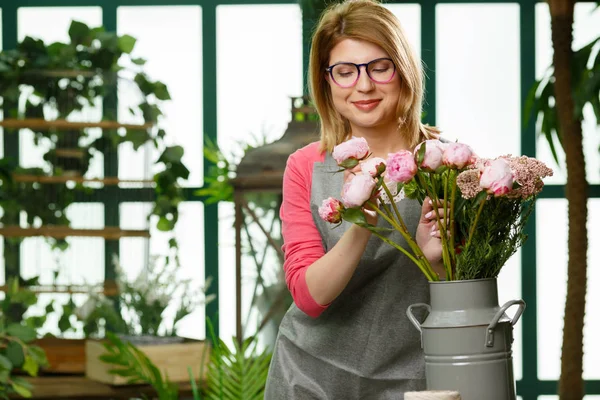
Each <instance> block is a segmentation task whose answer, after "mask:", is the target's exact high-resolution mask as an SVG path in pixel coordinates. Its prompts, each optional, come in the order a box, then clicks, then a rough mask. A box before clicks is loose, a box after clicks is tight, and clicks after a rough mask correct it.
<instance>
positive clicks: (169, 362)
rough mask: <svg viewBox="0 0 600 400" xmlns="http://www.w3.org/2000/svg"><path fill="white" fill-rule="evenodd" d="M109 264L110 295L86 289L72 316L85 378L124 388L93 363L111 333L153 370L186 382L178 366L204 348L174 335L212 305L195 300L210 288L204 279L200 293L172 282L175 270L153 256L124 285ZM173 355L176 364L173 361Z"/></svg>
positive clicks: (118, 271) (181, 282)
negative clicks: (77, 324) (80, 338)
mask: <svg viewBox="0 0 600 400" xmlns="http://www.w3.org/2000/svg"><path fill="white" fill-rule="evenodd" d="M113 262H114V264H115V272H116V286H117V294H116V296H114V297H112V298H109V297H107V296H105V295H103V294H102V293H101V292H98V291H97V290H91V292H90V295H89V297H88V300H87V301H86V302H85V303H84V304H83V305H82V306H81V307H79V308H77V309H76V310H75V311H74V313H75V315H76V316H77V318H78V320H79V321H81V322H82V323H83V330H84V333H85V335H86V337H87V338H88V340H87V341H86V375H87V376H88V377H89V378H91V379H95V380H98V381H100V382H105V383H110V384H125V383H126V380H123V379H120V378H119V377H118V376H115V375H111V374H110V373H109V372H108V370H107V368H106V365H105V364H103V363H101V362H100V361H99V359H98V357H99V356H100V355H101V354H102V353H103V351H104V345H103V343H104V339H106V335H107V334H108V332H111V333H113V334H116V335H118V336H119V338H120V339H121V340H123V341H126V342H130V343H132V344H134V345H136V346H138V347H139V348H140V349H141V350H142V351H143V352H144V353H145V354H146V355H147V356H148V357H149V358H150V359H151V360H152V361H153V362H154V363H156V364H157V365H159V367H161V368H166V370H167V371H168V374H169V377H170V379H172V380H173V381H181V380H182V379H183V380H186V379H187V372H186V371H185V366H186V365H182V364H185V363H186V361H189V360H195V359H197V358H199V355H200V354H201V353H202V352H204V351H205V347H206V344H205V343H204V342H202V341H195V340H191V339H185V338H182V337H179V336H177V324H178V322H179V321H181V320H182V319H183V318H185V317H187V316H188V315H190V314H191V313H192V312H194V311H195V310H197V309H198V307H200V306H203V305H205V304H207V303H208V302H210V301H213V300H214V295H211V296H207V297H206V298H203V297H202V296H201V293H204V292H205V291H206V290H207V289H208V287H209V286H210V280H209V281H207V282H206V284H205V286H204V287H203V288H199V287H195V286H193V285H192V284H191V281H190V280H189V279H186V280H182V279H178V277H177V266H176V265H174V264H171V265H169V264H163V265H161V263H159V258H158V257H153V258H152V259H151V262H150V263H149V266H148V268H147V269H144V270H142V271H141V272H140V273H139V275H138V276H137V277H136V278H135V279H134V280H133V281H130V280H128V279H127V276H126V274H125V272H124V270H123V268H122V267H121V265H120V264H119V261H118V259H117V258H116V257H115V258H114V259H113ZM92 289H93V288H92ZM173 307H174V308H175V310H176V311H175V315H174V316H173V317H169V315H168V313H169V312H168V310H167V309H168V308H173ZM175 354H177V357H176V359H178V361H177V362H174V361H173V360H174V359H175V358H173V357H174V355H175Z"/></svg>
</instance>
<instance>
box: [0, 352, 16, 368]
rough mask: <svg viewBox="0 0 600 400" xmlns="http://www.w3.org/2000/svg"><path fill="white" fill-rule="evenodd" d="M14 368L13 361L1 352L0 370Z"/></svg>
mask: <svg viewBox="0 0 600 400" xmlns="http://www.w3.org/2000/svg"><path fill="white" fill-rule="evenodd" d="M12 368H13V363H12V362H10V360H9V359H8V358H6V357H5V356H4V355H2V354H0V370H7V371H10V370H12Z"/></svg>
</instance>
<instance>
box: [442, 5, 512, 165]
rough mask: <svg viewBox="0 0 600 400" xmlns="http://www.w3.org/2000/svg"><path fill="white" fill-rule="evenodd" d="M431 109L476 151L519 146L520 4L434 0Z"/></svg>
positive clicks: (447, 131)
mask: <svg viewBox="0 0 600 400" xmlns="http://www.w3.org/2000/svg"><path fill="white" fill-rule="evenodd" d="M436 17H437V24H438V25H437V31H436V41H437V47H436V50H437V58H436V90H437V93H436V94H437V96H436V97H437V100H436V113H437V121H436V123H437V125H438V126H439V127H440V128H441V129H442V131H443V135H444V137H446V138H448V139H450V140H454V139H458V140H459V141H461V142H465V143H468V144H469V145H471V146H472V147H473V148H474V150H475V151H476V152H477V154H479V155H481V156H488V157H489V156H498V155H501V154H507V153H512V154H518V153H519V152H520V134H521V102H520V97H521V96H520V71H519V68H520V64H519V57H520V54H519V47H520V46H519V6H518V5H517V4H510V3H509V4H439V5H437V7H436Z"/></svg>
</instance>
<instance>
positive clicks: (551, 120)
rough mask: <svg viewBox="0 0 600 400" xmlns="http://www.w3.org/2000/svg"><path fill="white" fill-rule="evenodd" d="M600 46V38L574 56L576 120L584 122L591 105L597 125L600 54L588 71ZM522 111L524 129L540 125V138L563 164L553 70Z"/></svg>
mask: <svg viewBox="0 0 600 400" xmlns="http://www.w3.org/2000/svg"><path fill="white" fill-rule="evenodd" d="M599 42H600V37H598V38H596V39H594V40H592V41H591V42H590V43H588V44H587V45H585V46H583V47H582V48H580V49H579V50H577V51H575V52H574V54H573V64H572V84H573V99H574V101H575V117H576V118H578V119H583V109H584V107H585V106H586V104H588V103H589V104H590V105H591V106H592V109H593V110H594V115H595V117H596V122H597V123H599V124H600V99H599V97H598V96H599V94H600V52H596V53H595V58H594V60H593V63H592V65H591V67H588V65H589V64H590V61H591V58H592V55H593V54H594V52H595V51H594V49H595V46H596V45H597V44H598V43H599ZM523 111H524V114H523V118H524V121H523V122H524V124H523V125H524V127H525V128H526V127H527V125H528V123H529V121H530V119H531V118H533V119H534V120H539V121H540V126H539V131H538V134H539V135H540V136H542V137H544V138H545V139H546V142H547V143H548V146H549V147H550V151H551V152H552V157H553V158H554V160H555V161H556V163H557V164H560V161H559V158H558V147H559V146H560V148H563V134H562V132H561V129H560V125H559V122H558V115H557V110H556V105H555V99H554V77H553V70H552V68H549V69H548V72H547V73H546V74H545V75H544V77H542V78H541V79H540V80H537V81H536V82H535V83H534V85H533V86H532V88H531V89H530V91H529V93H528V96H527V98H526V100H525V106H524V110H523ZM557 142H558V143H557ZM599 150H600V149H599Z"/></svg>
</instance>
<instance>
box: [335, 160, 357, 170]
mask: <svg viewBox="0 0 600 400" xmlns="http://www.w3.org/2000/svg"><path fill="white" fill-rule="evenodd" d="M357 165H358V160H357V159H356V158H348V159H346V160H344V161H342V162H341V163H340V164H339V166H340V167H342V168H345V169H351V168H354V167H356V166H357Z"/></svg>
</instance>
